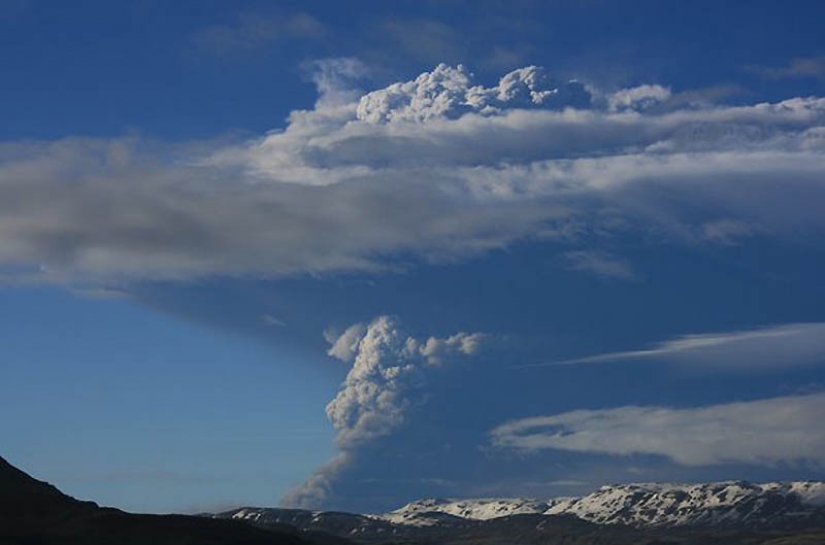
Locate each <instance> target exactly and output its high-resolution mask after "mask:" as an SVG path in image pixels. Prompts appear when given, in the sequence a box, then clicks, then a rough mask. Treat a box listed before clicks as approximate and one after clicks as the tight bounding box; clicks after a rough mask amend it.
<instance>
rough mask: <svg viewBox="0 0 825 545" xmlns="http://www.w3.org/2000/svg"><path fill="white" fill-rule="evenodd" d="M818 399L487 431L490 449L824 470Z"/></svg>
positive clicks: (612, 413) (824, 431)
mask: <svg viewBox="0 0 825 545" xmlns="http://www.w3.org/2000/svg"><path fill="white" fill-rule="evenodd" d="M823 411H825V394H822V393H818V394H812V395H806V396H785V397H777V398H771V399H763V400H759V401H749V402H741V403H726V404H721V405H713V406H710V407H697V408H687V409H674V408H668V407H632V406H628V407H617V408H613V409H603V410H579V411H572V412H567V413H562V414H558V415H555V416H542V417H535V418H525V419H522V420H516V421H513V422H509V423H506V424H503V425H501V426H499V427H497V428H495V429H494V430H493V431H492V432H491V436H492V442H493V444H494V445H496V446H498V447H501V448H503V449H514V450H517V451H523V452H529V451H538V450H544V449H555V450H567V451H574V452H586V453H597V454H614V455H623V456H627V455H632V454H653V455H660V456H665V457H667V458H670V459H672V460H673V461H675V462H677V463H679V464H683V465H687V466H702V465H714V464H726V463H746V464H759V465H777V464H783V463H784V464H795V463H800V462H812V463H814V464H815V465H817V466H820V467H821V465H822V464H825V422H823V419H822V414H823Z"/></svg>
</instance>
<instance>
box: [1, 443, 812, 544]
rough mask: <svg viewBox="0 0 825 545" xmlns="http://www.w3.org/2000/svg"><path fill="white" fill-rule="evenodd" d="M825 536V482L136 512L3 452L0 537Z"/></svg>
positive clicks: (195, 540) (746, 539) (152, 540)
mask: <svg viewBox="0 0 825 545" xmlns="http://www.w3.org/2000/svg"><path fill="white" fill-rule="evenodd" d="M358 543H362V544H376V545H377V544H386V545H390V544H410V545H411V544H421V545H501V544H507V545H823V544H825V483H821V482H792V483H768V484H754V483H748V482H742V481H731V482H720V483H707V484H694V485H677V484H625V485H616V486H606V487H602V488H601V489H600V490H598V491H596V492H594V493H592V494H588V495H586V496H582V497H578V498H556V499H550V500H533V499H506V498H488V499H462V500H445V499H426V500H420V501H415V502H412V503H409V504H407V505H405V506H403V507H401V508H399V509H396V510H394V511H391V512H389V513H383V514H353V513H341V512H332V511H308V510H300V509H275V508H255V507H244V508H241V509H235V510H232V511H227V512H224V513H219V514H210V515H198V516H188V515H138V514H131V513H126V512H123V511H120V510H118V509H113V508H106V507H100V506H98V505H97V504H95V503H93V502H89V501H80V500H77V499H74V498H72V497H70V496H67V495H66V494H64V493H62V492H61V491H60V490H58V489H57V488H55V487H54V486H52V485H50V484H48V483H45V482H43V481H39V480H37V479H34V478H33V477H31V476H29V475H27V474H26V473H24V472H22V471H20V470H19V469H17V468H15V467H13V466H12V465H11V464H9V463H8V462H6V461H5V460H4V459H2V458H0V545H103V544H107V545H108V544H117V545H167V544H168V545H173V544H174V545H321V544H325V545H347V544H358Z"/></svg>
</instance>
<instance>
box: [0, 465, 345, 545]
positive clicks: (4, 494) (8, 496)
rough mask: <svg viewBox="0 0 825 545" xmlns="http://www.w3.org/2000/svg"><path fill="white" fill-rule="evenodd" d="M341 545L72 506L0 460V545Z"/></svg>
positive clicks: (228, 523) (240, 526)
mask: <svg viewBox="0 0 825 545" xmlns="http://www.w3.org/2000/svg"><path fill="white" fill-rule="evenodd" d="M321 543H324V544H345V543H347V541H345V540H342V539H340V538H335V537H332V536H314V535H311V534H307V533H305V532H300V531H299V530H296V529H295V528H292V527H286V526H277V525H270V526H268V527H267V528H261V527H255V526H251V525H249V524H244V523H243V522H240V521H233V520H216V519H210V518H203V517H192V516H184V515H134V514H130V513H125V512H123V511H119V510H117V509H108V508H101V507H98V506H97V505H96V504H94V503H92V502H83V501H78V500H76V499H74V498H71V497H69V496H67V495H65V494H63V493H62V492H60V490H58V489H57V488H55V487H54V486H52V485H50V484H48V483H45V482H42V481H38V480H37V479H34V478H32V477H30V476H29V475H27V474H26V473H24V472H22V471H20V470H19V469H17V468H15V467H14V466H12V465H11V464H9V463H8V462H7V461H6V460H4V459H3V458H0V545H98V544H99V545H104V544H105V545H112V544H117V545H311V544H321Z"/></svg>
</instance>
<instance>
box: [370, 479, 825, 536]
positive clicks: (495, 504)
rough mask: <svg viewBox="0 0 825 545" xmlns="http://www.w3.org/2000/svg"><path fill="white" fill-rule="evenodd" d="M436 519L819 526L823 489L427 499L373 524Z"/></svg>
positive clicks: (753, 487) (727, 487)
mask: <svg viewBox="0 0 825 545" xmlns="http://www.w3.org/2000/svg"><path fill="white" fill-rule="evenodd" d="M435 513H443V514H449V515H453V516H457V517H462V518H465V519H473V520H489V519H491V518H496V517H503V516H509V515H517V514H541V515H562V514H570V515H575V516H577V517H579V518H581V519H584V520H587V521H590V522H594V523H597V524H627V525H631V526H657V527H678V526H703V527H705V526H707V527H754V528H770V527H783V526H794V525H795V524H798V523H809V522H814V521H815V520H822V521H823V522H825V518H823V514H824V513H825V483H822V482H792V483H766V484H754V483H748V482H743V481H729V482H719V483H707V484H693V485H680V484H625V485H616V486H604V487H602V488H601V489H599V490H598V491H596V492H593V493H592V494H588V495H587V496H583V497H580V498H557V499H551V500H546V501H539V500H527V499H469V500H438V499H427V500H419V501H416V502H412V503H410V504H408V505H406V506H404V507H402V508H400V509H397V510H395V511H392V512H390V513H387V514H384V515H374V517H375V518H376V519H380V520H385V521H387V522H391V523H393V524H408V525H426V524H432V520H431V519H432V516H433V515H434V514H435Z"/></svg>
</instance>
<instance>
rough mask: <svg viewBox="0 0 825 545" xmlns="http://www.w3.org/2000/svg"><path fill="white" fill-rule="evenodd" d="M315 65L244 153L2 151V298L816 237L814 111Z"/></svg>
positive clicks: (822, 196) (149, 147) (139, 146)
mask: <svg viewBox="0 0 825 545" xmlns="http://www.w3.org/2000/svg"><path fill="white" fill-rule="evenodd" d="M311 64H312V66H310V72H311V73H312V74H313V76H312V77H314V78H315V82H316V84H317V85H318V87H319V90H320V95H319V100H318V102H317V103H316V105H315V106H314V107H313V108H312V109H310V110H300V111H293V112H292V113H291V114H290V116H289V118H288V120H287V122H286V126H285V127H284V128H282V129H278V130H274V131H272V132H270V133H267V134H266V135H263V136H261V137H259V138H254V139H251V140H248V141H242V142H238V141H234V142H228V141H227V140H226V139H223V140H215V141H207V142H182V143H177V144H176V143H169V142H155V141H152V140H149V139H145V138H140V137H125V138H112V139H99V138H98V139H95V138H82V137H68V138H64V139H60V140H54V141H42V142H7V143H3V144H0V233H2V237H0V270H2V271H4V274H3V277H4V280H5V281H7V282H12V281H16V280H17V281H19V280H20V279H21V278H24V279H26V280H28V281H39V282H64V283H65V282H81V283H85V284H87V285H94V284H117V285H125V284H128V283H129V282H134V281H142V280H165V279H191V278H198V277H205V276H242V277H253V278H260V277H266V278H272V277H280V276H285V275H299V274H327V273H339V272H352V271H357V272H367V273H379V272H386V271H395V270H399V268H402V267H407V266H410V265H411V264H416V263H444V262H453V261H457V260H463V259H468V258H472V257H473V256H477V255H480V254H483V253H485V252H489V251H491V250H495V249H501V248H506V247H508V246H509V245H511V244H513V243H514V242H516V241H531V240H548V239H563V238H566V237H569V236H570V235H569V233H570V232H571V230H575V231H576V233H577V234H578V235H581V234H591V235H594V236H597V237H598V236H604V235H610V234H616V233H617V231H620V232H621V234H627V233H630V234H633V233H636V234H645V235H647V234H654V235H655V236H656V237H658V239H659V240H664V241H669V242H677V243H684V242H686V243H690V244H696V243H708V242H710V243H729V242H730V241H731V240H733V239H734V237H736V236H740V235H741V234H743V233H745V232H748V233H758V234H760V235H761V236H773V237H794V238H799V236H800V235H804V236H807V237H816V236H818V235H821V234H825V217H824V216H823V215H822V214H821V203H822V202H823V201H825V184H823V183H822V172H823V170H825V128H823V125H825V99H823V98H816V97H812V98H805V99H802V98H794V99H789V100H785V101H782V102H778V103H770V104H768V103H764V104H754V105H749V106H736V107H731V106H715V105H711V104H707V103H705V104H704V105H702V106H697V105H694V104H691V105H690V106H689V107H686V108H682V107H681V106H679V104H676V106H673V105H671V106H669V107H668V108H667V109H666V110H663V111H660V110H659V109H657V108H647V109H645V108H642V107H641V106H639V105H644V104H645V103H646V102H645V101H647V100H654V99H656V97H657V96H658V97H660V98H661V97H663V96H664V95H665V94H666V93H665V92H664V91H663V90H662V89H664V88H661V89H659V88H657V87H655V86H648V88H647V89H646V90H640V89H642V88H641V87H640V88H636V89H635V90H624V91H620V92H618V93H616V94H614V95H609V94H608V95H606V97H607V98H604V96H605V95H604V94H603V93H602V94H600V95H599V96H600V97H602V98H603V99H600V100H598V101H591V100H590V99H591V98H592V96H593V95H592V94H591V93H590V91H589V90H588V89H586V88H585V87H584V86H583V85H581V84H579V83H576V82H569V81H568V82H565V81H561V80H558V79H556V78H553V77H552V76H551V75H549V74H548V73H547V72H545V71H543V70H541V69H540V68H537V67H526V68H523V69H519V70H515V71H512V72H510V73H508V74H505V75H504V76H502V78H501V79H500V80H499V82H498V83H497V84H495V85H493V86H491V87H485V86H483V85H481V84H478V83H476V82H475V80H474V77H473V75H472V74H471V73H470V72H469V71H468V70H467V69H465V68H462V67H456V68H451V67H448V66H446V65H439V66H437V67H436V68H435V69H434V70H433V71H431V72H427V73H424V74H421V75H420V76H419V77H417V78H415V79H413V80H411V81H406V82H397V83H394V84H392V85H389V86H387V87H386V88H384V89H378V90H375V91H372V92H370V93H366V94H362V93H361V92H358V91H357V89H356V87H357V86H356V83H357V82H358V81H359V78H361V76H362V75H363V74H364V73H365V71H366V68H365V67H364V66H363V65H360V64H359V63H358V62H357V61H354V60H352V59H337V60H328V61H324V62H318V63H314V64H313V63H311ZM609 104H614V105H618V104H621V105H623V106H621V107H619V106H615V107H610V106H608V105H609ZM614 110H615V111H614ZM720 222H727V223H720ZM733 226H736V227H735V228H733ZM402 257H403V259H401V258H402ZM8 271H12V272H10V273H9V272H8Z"/></svg>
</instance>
